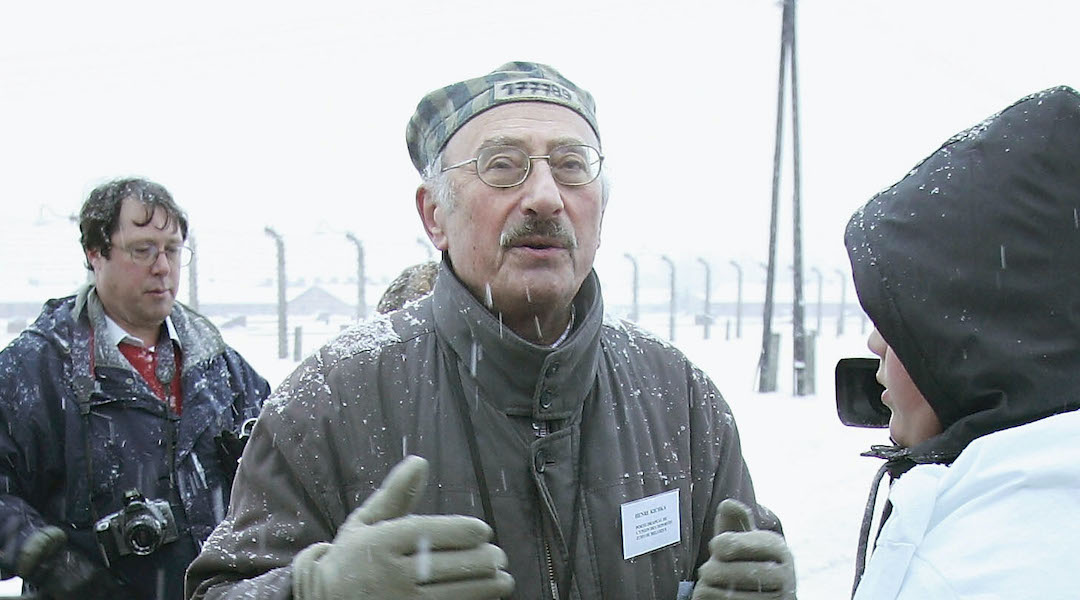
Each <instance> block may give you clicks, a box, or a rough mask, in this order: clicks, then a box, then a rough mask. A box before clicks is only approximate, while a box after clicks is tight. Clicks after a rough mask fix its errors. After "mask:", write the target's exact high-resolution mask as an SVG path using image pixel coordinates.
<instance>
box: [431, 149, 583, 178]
mask: <svg viewBox="0 0 1080 600" xmlns="http://www.w3.org/2000/svg"><path fill="white" fill-rule="evenodd" d="M538 158H542V159H544V160H546V161H548V166H549V167H551V176H552V177H553V178H554V179H555V181H557V182H558V183H561V184H562V185H569V186H576V185H586V184H589V183H592V182H593V181H595V180H596V178H597V177H599V176H600V166H601V164H602V163H603V161H604V155H602V154H600V151H599V150H597V149H596V148H593V147H592V146H586V145H584V144H571V145H568V146H559V147H558V148H555V149H553V150H552V151H551V153H550V154H541V155H538V156H531V155H530V154H529V153H528V152H525V151H524V150H522V149H521V148H518V147H517V146H488V147H486V148H481V149H480V152H479V153H478V154H477V155H476V158H470V159H469V160H466V161H462V162H459V163H457V164H454V165H450V166H449V167H445V168H443V170H442V172H443V173H445V172H447V171H449V170H450V169H456V168H458V167H464V166H465V165H467V164H469V163H476V175H477V176H478V177H480V181H483V182H484V183H486V184H488V185H490V186H491V187H497V188H509V187H514V186H515V185H521V184H522V183H524V182H525V179H526V178H527V177H528V176H529V171H530V169H531V167H532V161H534V160H536V159H538Z"/></svg>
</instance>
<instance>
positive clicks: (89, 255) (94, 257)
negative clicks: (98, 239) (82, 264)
mask: <svg viewBox="0 0 1080 600" xmlns="http://www.w3.org/2000/svg"><path fill="white" fill-rule="evenodd" d="M85 254H86V264H88V265H90V269H91V270H93V271H94V272H95V273H97V271H98V269H99V268H100V267H101V263H102V262H104V261H105V257H104V256H102V255H101V250H97V249H91V250H86V251H85Z"/></svg>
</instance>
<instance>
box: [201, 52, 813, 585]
mask: <svg viewBox="0 0 1080 600" xmlns="http://www.w3.org/2000/svg"><path fill="white" fill-rule="evenodd" d="M598 132H599V129H598V126H597V121H596V114H595V107H594V104H593V99H592V96H590V95H589V94H588V93H587V92H585V91H584V90H582V89H580V88H578V87H577V86H576V85H574V84H573V83H571V82H570V81H568V80H567V79H566V78H564V77H563V76H562V75H560V74H559V73H558V72H556V71H555V70H554V69H552V68H550V67H548V66H545V65H539V64H534V63H525V62H515V63H509V64H506V65H504V66H502V67H500V68H499V69H497V70H496V71H494V72H492V73H489V74H487V75H484V76H482V77H478V78H475V79H471V80H468V81H464V82H460V83H455V84H453V85H450V86H448V87H446V88H443V89H440V90H437V91H434V92H432V93H430V94H429V95H427V96H426V97H425V98H424V99H423V100H421V102H420V104H419V106H418V107H417V110H416V113H415V114H414V116H413V117H412V120H411V121H410V122H409V126H408V130H407V135H406V139H407V142H408V147H409V153H410V155H411V157H412V161H413V164H414V165H415V166H416V168H417V170H419V171H420V173H421V175H422V176H423V178H424V182H423V184H422V185H421V186H420V188H419V189H418V190H417V193H416V206H417V211H418V212H419V214H420V218H421V220H422V221H423V224H424V227H425V229H426V230H427V233H428V236H429V237H430V238H431V240H432V242H433V243H434V245H435V246H436V247H437V248H438V249H439V250H440V251H442V256H443V260H442V264H441V266H440V270H439V274H438V277H437V280H436V284H435V289H434V290H433V292H432V294H431V295H430V296H428V297H426V298H424V299H422V300H420V301H418V302H416V303H413V304H409V305H406V306H405V308H403V309H401V310H399V311H395V312H393V313H390V314H389V315H387V316H386V317H383V318H381V319H377V320H374V321H372V322H370V323H367V324H365V325H362V326H361V327H360V328H359V329H355V330H352V331H350V332H346V333H344V334H343V335H342V336H341V337H340V338H339V339H337V340H336V341H333V342H331V343H330V344H328V345H327V346H326V347H325V348H323V349H322V350H321V351H320V352H318V353H317V354H316V355H315V356H314V357H312V358H311V359H310V360H308V361H307V362H306V363H305V364H304V365H302V366H301V367H300V368H299V369H298V370H297V372H296V373H294V374H293V376H292V377H291V378H290V379H289V380H288V381H287V382H286V383H285V384H284V385H283V386H282V388H281V389H280V390H279V391H278V393H277V395H276V396H275V397H274V398H273V399H272V400H270V401H268V404H267V407H266V409H265V410H264V413H263V416H262V417H261V419H260V422H259V425H258V426H257V427H256V429H255V432H254V434H253V435H252V440H251V443H250V445H249V446H248V448H247V450H246V452H245V455H244V459H243V461H242V466H241V468H240V471H239V474H238V476H237V487H236V489H235V495H234V498H233V500H234V503H233V506H232V507H231V508H230V513H229V515H228V517H226V520H225V521H224V522H223V523H222V524H221V526H219V528H218V529H217V530H216V531H215V533H214V535H213V536H211V540H210V542H208V544H207V545H206V546H205V547H204V548H203V552H202V554H201V555H200V556H199V558H198V559H196V561H195V563H194V564H193V565H192V567H191V569H190V571H189V573H188V585H189V588H188V591H189V593H192V594H193V595H194V597H198V598H253V597H260V598H290V597H293V598H298V599H301V600H315V599H330V598H446V599H451V598H453V599H473V598H476V599H479V598H506V597H512V598H521V599H526V598H529V599H532V598H549V599H551V598H553V599H566V598H611V599H627V598H665V599H674V598H676V597H677V596H678V595H680V594H681V597H687V596H688V595H689V591H690V589H691V586H692V581H693V580H694V579H695V578H696V576H697V569H698V567H699V566H701V565H702V564H703V563H704V564H706V567H703V568H702V578H703V580H704V579H708V583H704V584H699V585H698V590H697V591H695V594H697V595H698V596H699V597H701V598H721V597H724V596H723V595H721V594H724V593H727V592H728V591H731V590H743V589H747V590H753V591H752V592H751V593H749V595H743V596H739V597H742V598H755V597H761V598H766V597H770V598H773V597H788V596H790V594H791V590H792V588H793V586H794V581H793V580H794V573H793V569H792V567H791V560H790V555H789V554H788V553H787V550H786V547H785V546H784V543H783V539H782V538H781V537H780V536H779V534H777V533H775V532H774V531H742V530H748V529H754V528H755V527H757V526H762V527H764V528H765V529H772V530H779V523H778V521H777V520H776V518H775V517H774V516H773V515H772V514H771V513H769V512H768V511H767V510H766V509H764V508H762V507H759V506H758V504H757V502H756V500H755V498H754V491H753V486H752V484H751V481H750V476H749V474H748V472H747V468H746V465H745V463H744V462H743V458H742V455H741V451H740V446H739V438H738V433H737V431H736V428H735V424H734V421H733V419H732V416H731V412H730V410H729V409H728V406H727V405H726V403H725V402H724V400H723V399H722V398H721V396H720V394H719V392H717V390H716V388H715V387H714V386H713V384H712V383H711V382H710V381H709V379H708V378H707V377H706V376H705V375H704V373H702V372H701V371H700V370H698V369H697V368H696V367H694V366H693V365H692V364H690V363H689V361H688V360H687V359H686V358H685V357H684V356H683V355H682V354H680V353H679V352H678V351H676V350H675V349H673V348H671V347H670V346H668V345H667V344H665V343H663V342H661V341H659V340H657V339H654V338H652V337H650V336H648V335H647V334H645V333H644V332H642V331H640V330H638V329H636V328H634V327H631V326H629V325H627V324H625V323H621V322H618V321H614V320H610V319H609V320H605V318H604V307H603V301H602V298H601V295H600V286H599V283H598V281H597V277H596V275H595V273H594V272H593V270H592V266H593V258H594V256H595V253H596V249H597V247H598V246H599V244H600V224H601V220H602V218H603V215H604V209H605V206H606V194H605V191H606V186H605V184H604V182H603V180H602V179H600V178H599V175H600V166H601V163H602V161H603V155H602V154H601V151H600V138H599V133H598ZM410 455H418V456H410ZM419 457H424V458H419ZM425 459H426V460H425ZM399 461H400V464H397V466H395V463H399ZM380 482H381V483H382V484H381V486H380ZM728 498H731V499H733V500H732V501H731V502H730V503H729V504H728V508H726V509H724V510H720V509H718V506H719V505H720V504H721V502H723V501H724V500H725V499H728ZM714 518H716V520H717V522H718V524H719V525H720V526H721V527H722V528H724V529H732V530H735V529H738V530H740V531H739V532H735V531H732V532H729V533H725V534H723V536H727V537H725V538H724V539H723V540H721V543H720V544H718V545H716V549H718V550H720V551H719V552H717V553H715V556H712V557H710V538H711V534H712V529H713V522H714ZM729 523H730V524H729ZM723 536H721V537H723ZM717 539H720V538H717ZM725 540H726V541H725ZM745 549H749V550H746V551H744V550H745ZM725 588H726V589H725ZM755 594H760V596H756V595H755Z"/></svg>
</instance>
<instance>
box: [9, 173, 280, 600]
mask: <svg viewBox="0 0 1080 600" xmlns="http://www.w3.org/2000/svg"><path fill="white" fill-rule="evenodd" d="M79 229H80V231H81V243H82V247H83V253H84V258H85V260H86V265H87V268H88V269H89V270H90V271H91V272H92V273H93V283H90V284H87V285H86V286H84V287H82V288H81V289H80V290H79V291H78V293H77V294H76V295H74V296H69V297H66V298H60V299H54V300H50V301H48V302H47V303H46V304H45V307H44V310H43V311H42V312H41V315H40V316H39V317H38V318H37V320H36V321H35V322H34V323H33V324H32V325H31V326H30V327H28V328H27V329H26V330H25V331H23V332H22V333H21V334H20V335H19V336H18V337H17V338H15V339H14V340H13V341H12V342H11V344H10V345H9V346H8V347H7V348H5V349H4V350H3V351H2V352H0V420H2V422H3V425H4V426H2V427H0V490H2V492H0V571H2V572H3V574H4V575H5V576H7V577H10V576H12V575H18V576H20V577H22V578H23V580H24V582H25V586H26V587H27V588H28V589H31V590H37V591H38V592H39V594H40V595H39V597H42V596H43V597H46V598H54V599H57V600H59V599H61V598H64V599H67V598H80V599H94V598H101V599H105V598H109V599H113V598H139V599H149V598H153V599H156V600H172V599H178V598H181V597H182V594H183V575H184V571H185V569H186V568H187V566H188V564H189V563H190V562H191V560H192V559H193V558H194V557H195V555H196V554H197V553H198V551H199V548H200V547H201V545H202V543H203V541H204V540H205V539H206V537H207V536H208V535H209V534H210V532H211V531H212V530H213V528H214V526H215V525H216V524H217V523H218V522H219V521H220V520H221V519H222V518H223V516H224V514H225V510H226V508H227V506H228V501H229V494H230V490H231V487H232V477H233V474H234V473H235V469H236V461H237V459H238V443H237V440H238V438H239V437H240V435H241V432H242V429H243V424H244V422H245V421H246V420H248V419H252V418H254V417H256V416H257V415H258V413H259V410H260V408H261V405H262V401H263V399H264V398H266V396H268V395H269V392H270V389H269V385H268V384H267V382H266V381H265V380H264V379H263V378H262V377H260V376H259V375H258V374H257V373H255V371H254V370H253V369H252V368H251V366H250V365H249V364H248V363H247V362H245V361H244V359H243V358H242V357H241V356H240V355H239V354H237V353H236V351H234V350H233V349H231V348H229V347H228V346H226V345H225V342H224V341H223V340H222V339H221V336H220V335H219V334H218V331H217V330H216V329H215V327H214V326H213V325H212V324H211V323H210V321H209V320H207V319H206V318H204V317H203V316H201V315H199V314H197V313H195V312H193V311H191V310H190V309H188V308H186V307H184V306H183V305H181V304H179V303H177V302H176V294H177V291H178V289H179V284H180V271H181V268H182V267H183V266H185V265H186V264H187V263H188V261H189V259H190V258H191V251H190V250H189V249H188V248H187V247H186V246H184V242H185V240H186V239H187V232H188V221H187V217H186V215H185V214H184V212H183V211H182V210H181V209H180V207H179V206H177V204H176V203H175V202H174V201H173V198H172V196H171V195H170V194H169V192H168V191H167V190H166V189H165V188H164V187H162V186H160V185H158V184H156V183H153V182H150V181H147V180H144V179H120V180H116V181H111V182H109V183H106V184H104V185H102V186H100V187H98V188H96V189H94V190H93V191H92V192H91V193H90V195H89V197H88V198H87V200H86V202H85V203H84V204H83V206H82V209H81V211H80V216H79Z"/></svg>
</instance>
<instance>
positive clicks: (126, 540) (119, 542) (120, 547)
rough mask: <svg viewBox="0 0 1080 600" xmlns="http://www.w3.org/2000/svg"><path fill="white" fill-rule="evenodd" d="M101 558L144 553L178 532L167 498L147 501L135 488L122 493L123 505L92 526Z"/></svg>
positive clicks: (110, 562)
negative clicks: (101, 554) (102, 556)
mask: <svg viewBox="0 0 1080 600" xmlns="http://www.w3.org/2000/svg"><path fill="white" fill-rule="evenodd" d="M94 531H95V532H96V533H97V539H98V545H100V546H101V551H102V552H103V553H104V554H105V560H106V561H107V562H108V564H112V563H113V561H115V560H116V559H117V558H119V557H121V556H127V555H129V554H135V555H137V556H146V555H147V554H150V553H151V552H153V551H154V550H157V549H158V548H159V547H160V546H162V545H163V544H168V543H169V542H173V541H176V539H177V538H178V537H179V534H178V533H177V530H176V520H175V519H173V514H172V508H170V507H169V502H168V501H167V500H147V499H146V498H145V497H144V496H143V495H142V494H141V493H140V492H139V490H136V489H131V490H127V491H126V492H124V507H123V508H121V509H120V510H118V511H116V512H114V513H112V514H111V515H106V516H104V517H102V518H101V519H100V520H98V522H97V523H96V524H95V525H94Z"/></svg>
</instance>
